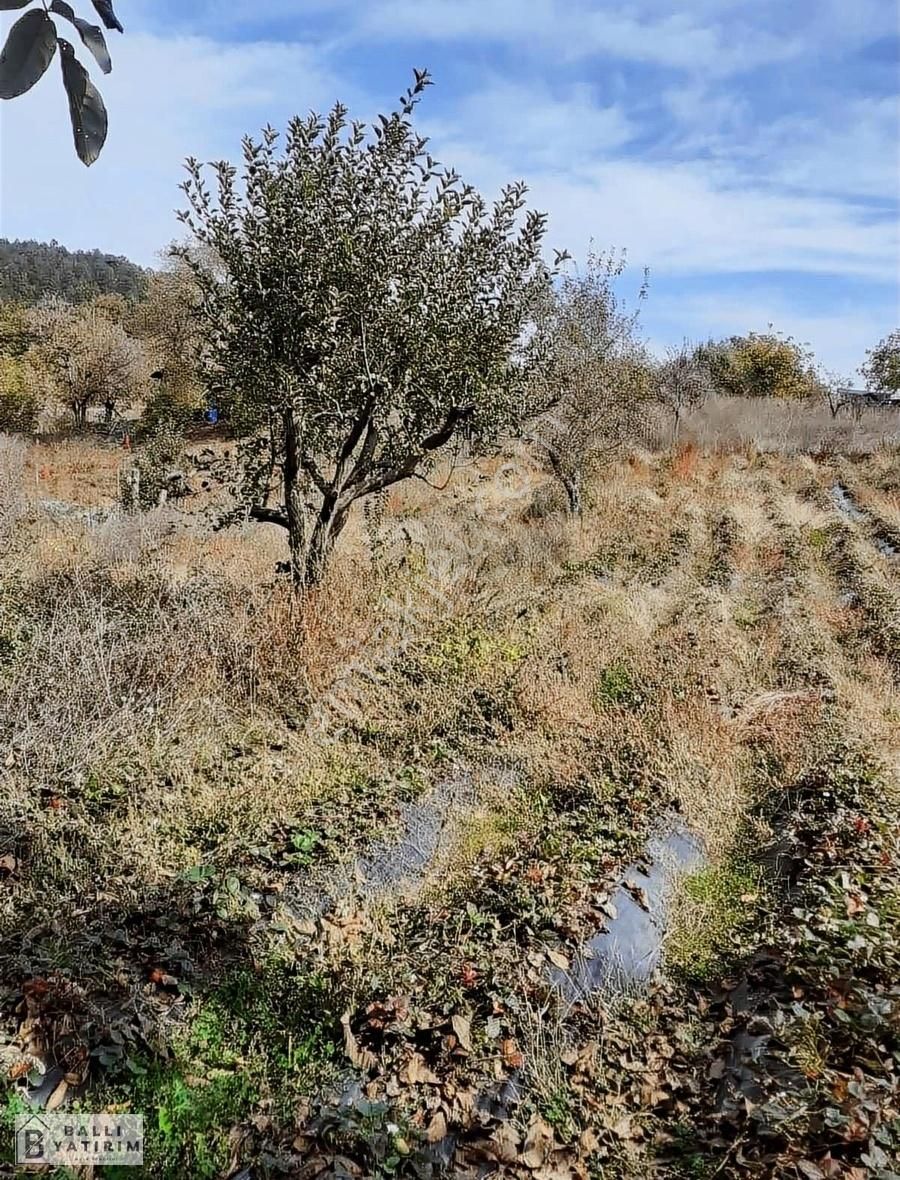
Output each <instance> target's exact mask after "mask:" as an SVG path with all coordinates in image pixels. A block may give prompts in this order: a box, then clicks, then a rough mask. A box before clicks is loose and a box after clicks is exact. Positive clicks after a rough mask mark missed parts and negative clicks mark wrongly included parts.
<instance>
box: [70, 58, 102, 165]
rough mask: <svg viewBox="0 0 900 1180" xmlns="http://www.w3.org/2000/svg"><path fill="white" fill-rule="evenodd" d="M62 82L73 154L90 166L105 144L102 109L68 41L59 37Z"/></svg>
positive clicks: (96, 92) (99, 100)
mask: <svg viewBox="0 0 900 1180" xmlns="http://www.w3.org/2000/svg"><path fill="white" fill-rule="evenodd" d="M59 51H60V61H61V62H62V72H63V82H64V83H65V87H66V93H67V94H68V96H69V112H70V114H71V116H72V131H73V133H74V136H75V151H76V152H77V153H78V158H79V159H80V160H81V162H82V163H83V164H87V165H91V164H93V162H94V161H95V160H96V159H97V157H98V156H99V155H100V152H101V151H102V149H103V145H104V143H105V142H106V130H107V118H106V107H105V106H104V105H103V99H102V98H101V97H100V93H99V91H98V90H97V88H96V87H95V86H94V84H93V82H91V80H90V78H89V77H88V72H87V70H86V69H85V68H84V66H83V65H82V64H81V62H80V61H79V60H78V58H77V57H76V56H75V50H74V49H73V48H72V46H71V45H70V44H69V42H68V41H65V40H63V38H62V37H60V38H59Z"/></svg>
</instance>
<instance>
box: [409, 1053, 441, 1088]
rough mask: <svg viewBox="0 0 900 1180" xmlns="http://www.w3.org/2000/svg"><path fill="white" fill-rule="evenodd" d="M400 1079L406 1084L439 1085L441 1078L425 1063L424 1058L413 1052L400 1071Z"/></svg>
mask: <svg viewBox="0 0 900 1180" xmlns="http://www.w3.org/2000/svg"><path fill="white" fill-rule="evenodd" d="M400 1080H401V1081H403V1082H406V1084H407V1085H408V1086H419V1085H426V1086H439V1085H440V1083H441V1079H440V1078H439V1077H438V1076H437V1074H436V1073H435V1072H434V1071H433V1070H431V1069H429V1068H428V1066H427V1065H426V1064H425V1058H424V1057H422V1055H421V1054H419V1053H413V1055H412V1057H410V1059H409V1061H408V1062H407V1063H406V1066H405V1067H404V1068H403V1069H402V1070H401V1071H400Z"/></svg>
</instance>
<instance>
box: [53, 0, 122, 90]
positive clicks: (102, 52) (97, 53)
mask: <svg viewBox="0 0 900 1180" xmlns="http://www.w3.org/2000/svg"><path fill="white" fill-rule="evenodd" d="M50 11H51V12H55V13H56V15H57V16H64V17H65V18H66V20H67V21H71V22H72V24H73V25H74V26H75V28H76V29H77V30H78V35H79V36H80V37H81V40H82V41H83V42H84V44H85V46H86V47H87V48H88V49H89V50H90V51H91V53H93V55H94V57H95V58H96V61H97V65H98V66H99V67H100V69H101V70H102V71H103V73H104V74H108V73H109V72H110V71H111V70H112V59H111V58H110V56H109V50H108V49H107V48H106V38H105V37H104V36H103V30H102V29H101V28H100V26H99V25H92V24H90V23H89V22H88V21H86V20H82V19H81V17H80V16H76V15H75V11H74V9H73V8H72V5H71V4H66V0H53V3H52V4H51V5H50Z"/></svg>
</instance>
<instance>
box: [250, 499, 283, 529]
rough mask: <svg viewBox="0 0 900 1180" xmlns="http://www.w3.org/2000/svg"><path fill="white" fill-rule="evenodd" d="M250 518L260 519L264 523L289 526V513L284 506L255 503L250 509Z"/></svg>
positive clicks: (281, 526)
mask: <svg viewBox="0 0 900 1180" xmlns="http://www.w3.org/2000/svg"><path fill="white" fill-rule="evenodd" d="M250 519H251V520H258V521H260V522H261V523H262V524H277V525H278V526H279V527H280V528H283V529H286V528H287V527H288V518H287V513H286V512H285V511H284V509H282V508H266V507H265V505H263V504H254V505H253V506H252V507H251V509H250Z"/></svg>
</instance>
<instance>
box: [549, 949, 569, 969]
mask: <svg viewBox="0 0 900 1180" xmlns="http://www.w3.org/2000/svg"><path fill="white" fill-rule="evenodd" d="M547 958H548V959H549V960H550V962H551V963H552V964H553V966H554V967H558V968H559V969H560V971H568V970H569V960H568V958H567V957H566V956H565V955H564V954H563V953H562V951H547Z"/></svg>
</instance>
